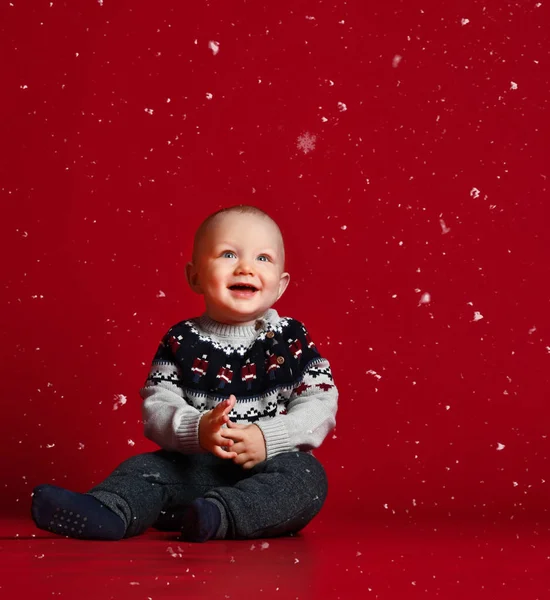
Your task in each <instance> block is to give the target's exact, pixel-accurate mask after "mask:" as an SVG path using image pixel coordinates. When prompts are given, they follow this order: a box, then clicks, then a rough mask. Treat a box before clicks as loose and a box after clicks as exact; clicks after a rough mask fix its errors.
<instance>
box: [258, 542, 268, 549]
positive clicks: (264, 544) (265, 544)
mask: <svg viewBox="0 0 550 600" xmlns="http://www.w3.org/2000/svg"><path fill="white" fill-rule="evenodd" d="M267 548H269V542H262V545H261V546H260V549H261V550H266V549H267Z"/></svg>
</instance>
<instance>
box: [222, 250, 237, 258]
mask: <svg viewBox="0 0 550 600" xmlns="http://www.w3.org/2000/svg"><path fill="white" fill-rule="evenodd" d="M222 257H223V258H237V255H236V254H235V253H234V252H232V251H231V250H226V251H225V252H224V253H223V254H222Z"/></svg>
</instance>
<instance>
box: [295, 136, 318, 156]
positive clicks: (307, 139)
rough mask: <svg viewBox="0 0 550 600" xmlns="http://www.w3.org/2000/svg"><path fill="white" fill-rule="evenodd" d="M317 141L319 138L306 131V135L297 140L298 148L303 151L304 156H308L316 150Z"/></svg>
mask: <svg viewBox="0 0 550 600" xmlns="http://www.w3.org/2000/svg"><path fill="white" fill-rule="evenodd" d="M316 141H317V136H316V135H313V134H312V133H309V132H308V131H306V132H305V133H302V135H299V136H298V139H297V140H296V146H297V148H298V150H301V151H302V152H303V153H304V154H308V153H309V152H312V151H313V150H315V142H316Z"/></svg>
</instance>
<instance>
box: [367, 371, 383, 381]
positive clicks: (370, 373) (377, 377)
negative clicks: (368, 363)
mask: <svg viewBox="0 0 550 600" xmlns="http://www.w3.org/2000/svg"><path fill="white" fill-rule="evenodd" d="M367 375H373V376H374V377H376V379H379V380H380V379H382V375H378V373H377V372H376V371H373V370H372V369H369V370H368V371H367Z"/></svg>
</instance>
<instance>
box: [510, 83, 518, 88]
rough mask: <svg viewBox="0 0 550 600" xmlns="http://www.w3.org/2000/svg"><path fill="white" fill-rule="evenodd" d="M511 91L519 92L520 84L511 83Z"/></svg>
mask: <svg viewBox="0 0 550 600" xmlns="http://www.w3.org/2000/svg"><path fill="white" fill-rule="evenodd" d="M510 89H511V90H517V89H518V84H517V83H516V82H515V81H510Z"/></svg>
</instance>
